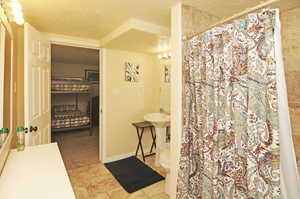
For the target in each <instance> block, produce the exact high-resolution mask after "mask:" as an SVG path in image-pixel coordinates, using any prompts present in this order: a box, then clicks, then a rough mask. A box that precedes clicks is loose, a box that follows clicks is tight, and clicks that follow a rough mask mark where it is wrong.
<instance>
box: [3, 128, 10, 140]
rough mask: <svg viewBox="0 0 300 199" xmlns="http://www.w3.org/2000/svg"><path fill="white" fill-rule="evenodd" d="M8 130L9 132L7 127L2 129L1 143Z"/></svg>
mask: <svg viewBox="0 0 300 199" xmlns="http://www.w3.org/2000/svg"><path fill="white" fill-rule="evenodd" d="M8 132H9V130H8V128H3V129H2V136H3V143H4V142H5V140H6V138H7V136H8Z"/></svg>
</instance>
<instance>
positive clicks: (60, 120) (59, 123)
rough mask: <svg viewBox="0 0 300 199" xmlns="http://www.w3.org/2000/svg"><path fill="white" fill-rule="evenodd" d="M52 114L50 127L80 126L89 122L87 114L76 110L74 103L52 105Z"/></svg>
mask: <svg viewBox="0 0 300 199" xmlns="http://www.w3.org/2000/svg"><path fill="white" fill-rule="evenodd" d="M52 114H53V115H52V122H51V127H52V128H53V129H60V128H71V127H80V126H87V125H89V124H90V118H89V116H88V115H87V114H86V113H83V112H81V111H80V110H78V109H77V108H76V106H75V105H59V106H54V107H53V108H52Z"/></svg>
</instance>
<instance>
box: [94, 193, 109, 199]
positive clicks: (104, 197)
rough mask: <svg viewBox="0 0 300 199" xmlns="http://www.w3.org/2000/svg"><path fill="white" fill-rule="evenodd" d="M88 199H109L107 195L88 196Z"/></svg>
mask: <svg viewBox="0 0 300 199" xmlns="http://www.w3.org/2000/svg"><path fill="white" fill-rule="evenodd" d="M90 199H110V197H109V196H108V195H107V193H98V194H94V195H91V196H90Z"/></svg>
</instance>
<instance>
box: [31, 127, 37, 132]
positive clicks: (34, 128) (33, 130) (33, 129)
mask: <svg viewBox="0 0 300 199" xmlns="http://www.w3.org/2000/svg"><path fill="white" fill-rule="evenodd" d="M37 130H38V127H37V126H35V127H33V126H30V129H29V132H37Z"/></svg>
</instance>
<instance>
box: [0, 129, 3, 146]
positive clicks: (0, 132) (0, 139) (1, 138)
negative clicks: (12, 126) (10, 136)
mask: <svg viewBox="0 0 300 199" xmlns="http://www.w3.org/2000/svg"><path fill="white" fill-rule="evenodd" d="M2 134H3V129H0V148H1V147H2V145H3V143H4V141H3V135H2Z"/></svg>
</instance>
